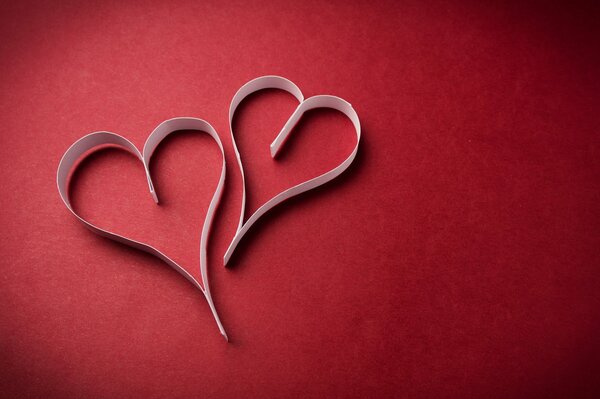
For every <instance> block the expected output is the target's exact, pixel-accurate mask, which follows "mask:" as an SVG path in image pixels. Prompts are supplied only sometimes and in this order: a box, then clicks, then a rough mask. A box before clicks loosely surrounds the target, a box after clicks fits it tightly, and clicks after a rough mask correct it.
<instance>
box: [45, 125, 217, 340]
mask: <svg viewBox="0 0 600 399" xmlns="http://www.w3.org/2000/svg"><path fill="white" fill-rule="evenodd" d="M177 130H200V131H204V132H207V133H208V134H209V135H210V136H211V137H212V138H213V139H214V140H215V141H216V142H217V144H218V145H219V149H220V150H221V155H222V156H223V165H222V167H221V177H220V178H219V183H218V184H217V188H216V190H215V193H214V194H213V197H212V200H211V201H210V205H209V207H208V211H207V213H206V217H205V218H204V225H203V227H202V235H201V236H200V276H201V277H202V284H200V283H199V282H198V281H197V280H196V279H195V278H194V277H193V276H192V275H191V274H189V273H188V272H187V271H186V270H185V269H184V268H183V267H181V266H180V265H178V264H177V263H176V262H175V261H174V260H172V259H171V258H169V257H168V256H167V255H165V254H164V253H162V252H161V251H159V250H158V249H156V248H154V247H152V246H150V245H148V244H145V243H142V242H139V241H136V240H133V239H130V238H127V237H124V236H121V235H119V234H116V233H113V232H110V231H108V230H105V229H102V228H100V227H98V226H95V225H93V224H92V223H90V222H88V221H87V220H85V219H83V218H82V217H81V216H79V215H78V214H77V213H76V212H75V210H73V208H72V206H71V202H70V200H69V194H68V177H69V172H70V171H71V169H72V168H73V167H74V166H75V163H76V162H77V161H78V160H79V159H81V158H82V157H83V156H85V155H87V154H89V153H90V152H91V150H93V149H97V148H98V147H103V146H105V145H114V146H117V147H120V148H123V149H125V150H126V151H128V152H130V153H132V154H133V155H135V156H136V157H137V158H138V159H139V160H140V161H141V162H142V164H143V165H144V170H145V171H146V178H147V179H148V187H149V188H150V194H152V198H153V199H154V201H155V202H156V203H158V197H157V195H156V192H155V190H154V185H153V184H152V178H151V176H150V169H149V164H150V158H151V157H152V154H153V153H154V150H155V149H156V147H158V145H159V144H160V142H161V141H162V140H163V139H164V138H165V137H167V136H168V135H169V134H171V133H173V132H174V131H177ZM56 183H57V185H58V191H59V193H60V197H61V198H62V200H63V202H64V203H65V205H66V206H67V208H68V209H69V211H71V213H72V214H73V215H74V216H75V217H76V218H77V219H79V221H80V222H81V223H83V224H84V226H86V227H87V228H88V229H90V230H91V231H93V232H94V233H96V234H99V235H101V236H103V237H107V238H110V239H111V240H114V241H118V242H120V243H123V244H125V245H128V246H130V247H133V248H137V249H140V250H142V251H145V252H148V253H150V254H152V255H154V256H156V257H157V258H159V259H161V260H162V261H164V262H165V263H166V264H168V265H169V266H171V267H172V268H173V269H175V270H176V271H177V272H179V273H180V274H181V275H182V276H183V277H185V278H186V279H187V280H188V281H190V282H191V283H192V284H194V285H195V286H196V287H197V288H198V289H199V290H200V291H202V293H203V294H204V296H205V297H206V301H207V302H208V305H209V306H210V310H211V312H212V314H213V316H214V318H215V321H216V322H217V326H218V327H219V331H220V332H221V334H222V335H223V337H224V338H225V339H226V340H228V338H227V334H226V333H225V329H224V328H223V325H222V324H221V321H220V319H219V315H218V314H217V310H216V309H215V305H214V303H213V300H212V296H211V294H210V287H209V284H208V276H207V270H206V244H207V240H208V236H209V234H210V227H211V225H212V221H213V218H214V214H215V211H216V208H217V206H218V204H219V200H220V199H221V194H222V193H223V186H224V183H225V152H224V150H223V144H222V143H221V139H220V138H219V135H218V134H217V132H216V131H215V129H214V128H213V127H212V126H211V125H210V124H209V123H208V122H206V121H204V120H202V119H197V118H174V119H169V120H166V121H164V122H163V123H161V124H160V125H158V127H156V129H154V131H153V132H152V133H151V134H150V136H148V139H147V140H146V143H145V144H144V149H143V151H142V153H140V151H139V150H138V149H137V148H136V147H135V145H133V143H131V142H130V141H129V140H127V139H126V138H124V137H122V136H120V135H118V134H115V133H111V132H95V133H90V134H88V135H87V136H84V137H82V138H80V139H79V140H77V141H76V142H75V143H73V145H71V147H69V149H68V150H67V151H66V152H65V154H64V155H63V157H62V159H61V161H60V164H59V166H58V171H57V177H56Z"/></svg>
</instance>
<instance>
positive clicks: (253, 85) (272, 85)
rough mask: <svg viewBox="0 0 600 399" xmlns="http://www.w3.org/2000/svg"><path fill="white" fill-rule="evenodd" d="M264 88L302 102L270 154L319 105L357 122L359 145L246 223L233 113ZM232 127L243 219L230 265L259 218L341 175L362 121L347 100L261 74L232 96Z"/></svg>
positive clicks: (228, 256)
mask: <svg viewBox="0 0 600 399" xmlns="http://www.w3.org/2000/svg"><path fill="white" fill-rule="evenodd" d="M263 89H280V90H284V91H287V92H288V93H290V94H292V95H293V96H294V97H296V99H297V100H298V102H299V105H298V107H297V108H296V110H295V111H294V112H293V114H292V115H291V116H290V118H289V119H288V121H287V122H286V123H285V125H284V127H283V129H282V130H281V132H280V133H279V134H278V135H277V137H276V138H275V140H274V141H273V143H271V146H270V148H271V156H272V157H275V156H276V155H277V153H278V151H279V150H280V149H281V147H282V145H283V144H284V143H285V141H286V139H287V138H288V137H289V134H290V133H291V131H292V129H293V128H294V126H295V125H296V124H297V123H298V121H300V119H301V118H302V115H303V114H304V113H305V112H306V111H309V110H311V109H316V108H331V109H335V110H338V111H340V112H342V113H343V114H345V115H346V116H347V117H348V118H349V119H350V120H351V121H352V124H353V125H354V128H355V129H356V146H355V147H354V149H353V150H352V152H351V153H350V155H349V156H348V157H347V158H346V159H345V160H344V161H342V162H341V163H340V164H339V165H337V166H336V167H334V168H333V169H331V170H329V171H327V172H325V173H323V174H321V175H319V176H317V177H314V178H312V179H309V180H307V181H305V182H302V183H300V184H297V185H295V186H293V187H290V188H288V189H286V190H284V191H282V192H281V193H279V194H277V195H275V196H274V197H273V198H271V199H270V200H268V201H267V202H265V203H264V204H263V205H262V206H261V207H260V208H258V209H257V210H256V212H254V213H253V214H252V215H251V216H250V217H249V218H248V220H247V221H245V222H244V218H245V210H246V179H245V176H244V167H243V164H242V158H241V156H240V153H239V151H238V148H237V144H236V142H235V136H234V134H233V116H234V114H235V111H236V109H237V107H238V106H239V104H240V103H241V102H242V101H243V100H244V98H246V97H247V96H249V95H250V94H252V93H254V92H256V91H259V90H263ZM229 129H230V133H231V142H232V143H233V148H234V150H235V154H236V157H237V161H238V166H239V168H240V173H241V175H242V204H241V209H240V219H239V223H238V227H237V230H236V233H235V236H234V237H233V239H232V240H231V243H230V245H229V248H228V249H227V252H225V255H224V257H223V263H224V264H225V265H227V263H228V262H229V259H231V255H232V254H233V252H234V251H235V249H236V248H237V245H238V244H239V242H240V240H241V239H242V238H243V237H244V235H245V234H246V232H247V231H248V230H249V229H250V228H251V227H252V225H254V223H256V221H257V220H258V219H260V218H261V217H262V216H263V215H264V214H265V213H267V212H268V211H269V210H270V209H271V208H273V207H274V206H276V205H278V204H280V203H281V202H283V201H285V200H286V199H289V198H292V197H294V196H296V195H299V194H301V193H304V192H306V191H309V190H312V189H314V188H316V187H319V186H321V185H323V184H325V183H327V182H329V181H331V180H333V179H335V178H336V177H337V176H339V175H340V174H341V173H342V172H343V171H344V170H346V169H347V168H348V167H349V166H350V164H351V163H352V161H354V158H355V157H356V153H357V152H358V145H359V142H360V133H361V129H360V120H359V119H358V114H357V113H356V111H355V110H354V109H353V108H352V105H350V103H348V102H347V101H345V100H343V99H341V98H339V97H336V96H330V95H318V96H313V97H310V98H307V99H304V95H303V94H302V92H301V91H300V89H299V88H298V86H296V85H295V84H294V83H292V82H291V81H290V80H288V79H285V78H282V77H280V76H262V77H259V78H256V79H253V80H251V81H250V82H248V83H246V84H245V85H243V86H242V87H241V88H240V89H239V90H238V91H237V93H236V94H235V95H234V96H233V99H232V100H231V105H230V107H229Z"/></svg>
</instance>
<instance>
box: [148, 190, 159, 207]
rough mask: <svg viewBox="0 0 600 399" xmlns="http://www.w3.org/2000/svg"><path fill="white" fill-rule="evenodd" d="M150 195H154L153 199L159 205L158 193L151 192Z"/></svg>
mask: <svg viewBox="0 0 600 399" xmlns="http://www.w3.org/2000/svg"><path fill="white" fill-rule="evenodd" d="M150 194H152V199H154V202H156V204H157V205H158V196H157V195H156V191H154V190H150Z"/></svg>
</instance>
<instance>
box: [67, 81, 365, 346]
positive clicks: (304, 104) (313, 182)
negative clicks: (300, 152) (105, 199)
mask: <svg viewBox="0 0 600 399" xmlns="http://www.w3.org/2000/svg"><path fill="white" fill-rule="evenodd" d="M262 89H280V90H285V91H287V92H289V93H291V94H292V95H293V96H294V97H296V99H298V101H299V105H298V107H297V108H296V110H295V111H294V113H293V114H292V115H291V117H290V118H289V119H288V121H287V122H286V124H285V125H284V127H283V129H282V130H281V132H280V133H279V134H278V135H277V137H276V138H275V140H274V141H273V143H272V144H271V155H272V156H273V157H275V155H276V154H277V153H278V151H279V150H280V149H281V147H282V145H283V144H284V142H285V140H286V139H287V137H288V136H289V134H290V132H291V131H292V129H293V128H294V126H295V125H296V124H297V123H298V121H299V120H300V118H301V117H302V115H303V114H304V113H305V112H306V111H308V110H311V109H315V108H332V109H336V110H338V111H340V112H342V113H344V114H345V115H346V116H347V117H348V118H349V119H350V120H351V121H352V123H353V125H354V127H355V129H356V137H357V141H356V146H355V147H354V149H353V150H352V152H351V154H350V155H349V156H348V157H347V158H346V159H345V160H344V161H343V162H342V163H340V164H339V165H338V166H336V167H335V168H333V169H331V170H330V171H328V172H326V173H324V174H322V175H320V176H317V177H315V178H312V179H310V180H307V181H305V182H303V183H300V184H297V185H295V186H293V187H291V188H289V189H286V190H284V191H282V192H281V193H279V194H277V195H276V196H274V197H273V198H271V199H270V200H269V201H267V202H266V203H264V204H263V205H262V206H261V207H260V208H259V209H258V210H257V211H256V212H254V214H252V215H251V216H250V217H249V218H248V220H247V221H244V218H245V207H246V183H245V178H244V168H243V165H242V159H241V157H240V153H239V151H238V149H237V145H236V143H235V137H234V135H233V127H232V122H233V117H234V114H235V111H236V109H237V107H238V105H239V104H240V103H241V102H242V100H243V99H244V98H246V97H247V96H249V95H250V94H252V93H254V92H256V91H259V90H262ZM229 127H230V133H231V140H232V143H233V147H234V150H235V154H236V157H237V161H238V165H239V168H240V172H241V175H242V183H243V184H242V187H243V191H242V204H241V209H240V219H239V224H238V227H237V230H236V234H235V236H234V237H233V239H232V241H231V244H230V245H229V248H228V249H227V252H226V253H225V255H224V259H223V260H224V264H227V262H228V261H229V259H230V257H231V255H232V254H233V252H234V251H235V248H236V247H237V245H238V244H239V242H240V240H241V239H242V238H243V237H244V235H245V234H246V232H247V231H248V230H249V229H250V228H251V227H252V225H253V224H254V223H256V221H257V220H258V219H259V218H260V217H261V216H262V215H264V214H265V213H267V212H268V211H269V210H270V209H271V208H273V207H274V206H276V205H277V204H279V203H281V202H283V201H285V200H286V199H289V198H291V197H293V196H296V195H298V194H301V193H303V192H306V191H308V190H312V189H313V188H316V187H318V186H321V185H323V184H325V183H327V182H328V181H331V180H332V179H334V178H336V177H337V176H339V175H340V174H341V173H342V172H343V171H344V170H346V169H347V168H348V166H350V164H351V163H352V161H353V160H354V158H355V157H356V153H357V151H358V144H359V142H360V133H361V129H360V121H359V119H358V115H357V114H356V111H354V109H353V108H352V106H351V105H350V104H349V103H348V102H346V101H345V100H343V99H341V98H339V97H335V96H329V95H318V96H313V97H310V98H307V99H304V96H303V94H302V92H301V91H300V89H299V88H298V87H297V86H296V85H295V84H294V83H292V82H291V81H289V80H288V79H285V78H282V77H279V76H263V77H259V78H256V79H254V80H251V81H250V82H248V83H246V84H245V85H243V86H242V87H241V88H240V89H239V90H238V91H237V93H236V94H235V95H234V96H233V99H232V101H231V105H230V108H229ZM177 130H200V131H205V132H207V133H208V134H209V135H210V136H211V137H212V138H213V139H214V140H215V141H216V142H217V144H218V146H219V149H220V150H221V154H222V156H223V163H222V166H221V177H220V178H219V183H218V184H217V188H216V190H215V192H214V194H213V197H212V200H211V202H210V205H209V208H208V212H207V213H206V216H205V219H204V223H203V227H202V234H201V237H200V276H201V280H202V284H200V282H198V280H196V279H195V278H194V277H193V276H192V275H191V274H190V273H188V272H187V271H186V270H185V269H184V268H183V267H181V266H180V265H179V264H177V263H176V262H175V261H173V260H172V259H171V258H169V257H168V256H167V255H165V254H164V253H162V252H161V251H159V250H158V249H156V248H154V247H152V246H150V245H148V244H145V243H142V242H139V241H136V240H133V239H130V238H127V237H124V236H122V235H119V234H116V233H113V232H110V231H108V230H105V229H102V228H100V227H98V226H96V225H94V224H92V223H90V222H88V221H87V220H85V219H84V218H82V217H81V216H80V215H78V214H77V212H75V210H74V209H73V207H72V206H71V202H70V200H69V192H68V180H69V173H70V171H71V170H72V169H73V167H74V166H75V164H76V163H77V161H78V160H80V159H81V158H82V157H84V156H86V155H87V154H89V153H90V152H92V151H93V150H95V149H98V148H100V147H103V146H106V145H113V146H117V147H120V148H123V149H125V150H126V151H128V152H131V153H132V154H133V155H135V156H136V157H137V158H138V159H139V160H140V161H141V162H142V164H143V165H144V170H145V172H146V177H147V180H148V187H149V189H150V193H151V194H152V197H153V198H154V201H155V202H156V203H158V196H157V194H156V192H155V190H154V186H153V184H152V178H151V176H150V169H149V163H150V158H151V157H152V154H153V153H154V150H155V149H156V147H157V146H158V145H159V144H160V142H161V141H162V140H163V139H164V138H165V137H167V136H168V135H169V134H170V133H172V132H175V131H177ZM224 183H225V151H224V149H223V144H222V143H221V140H220V138H219V135H218V134H217V132H216V131H215V129H214V128H213V127H212V126H211V125H210V124H209V123H208V122H206V121H204V120H202V119H197V118H174V119H169V120H166V121H164V122H163V123H161V124H160V125H158V127H157V128H156V129H154V131H153V132H152V133H151V134H150V136H148V139H147V140H146V143H145V144H144V148H143V150H142V152H140V151H139V150H138V149H137V148H136V147H135V145H133V143H131V142H130V141H129V140H127V139H126V138H124V137H122V136H120V135H118V134H115V133H111V132H104V131H102V132H95V133H90V134H88V135H86V136H84V137H82V138H80V139H79V140H77V141H76V142H75V143H73V145H71V147H69V149H68V150H67V151H66V152H65V154H64V155H63V157H62V159H61V161H60V164H59V166H58V172H57V186H58V191H59V194H60V196H61V198H62V200H63V202H64V203H65V205H66V207H67V209H69V211H70V212H71V213H72V214H73V215H74V216H75V217H76V218H77V219H79V221H80V222H81V223H83V224H84V225H85V226H86V227H87V228H88V229H90V230H91V231H92V232H94V233H96V234H99V235H101V236H104V237H107V238H110V239H112V240H114V241H118V242H120V243H123V244H125V245H128V246H131V247H134V248H137V249H140V250H142V251H145V252H148V253H150V254H152V255H154V256H156V257H158V258H159V259H161V260H162V261H164V262H165V263H166V264H168V265H169V266H171V267H172V268H173V269H175V270H176V271H177V272H179V273H180V274H181V275H182V276H183V277H185V278H186V279H187V280H188V281H190V282H191V283H192V284H194V286H196V287H197V288H198V289H199V290H200V291H201V292H202V293H203V294H204V296H205V298H206V301H207V302H208V305H209V307H210V309H211V311H212V314H213V316H214V318H215V321H216V323H217V326H218V328H219V331H220V332H221V334H222V335H223V337H225V339H227V334H226V333H225V329H224V328H223V325H222V324H221V321H220V320H219V315H218V313H217V311H216V308H215V305H214V303H213V300H212V296H211V293H210V286H209V284H208V276H207V260H206V246H207V242H208V236H209V233H210V227H211V225H212V222H213V219H214V214H215V211H216V208H217V206H218V203H219V201H220V198H221V194H222V192H223V186H224Z"/></svg>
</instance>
